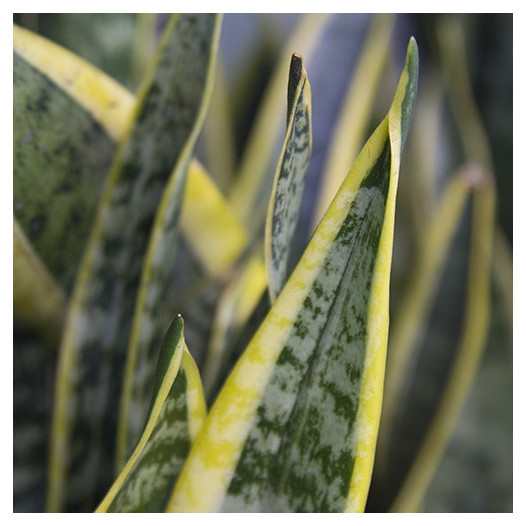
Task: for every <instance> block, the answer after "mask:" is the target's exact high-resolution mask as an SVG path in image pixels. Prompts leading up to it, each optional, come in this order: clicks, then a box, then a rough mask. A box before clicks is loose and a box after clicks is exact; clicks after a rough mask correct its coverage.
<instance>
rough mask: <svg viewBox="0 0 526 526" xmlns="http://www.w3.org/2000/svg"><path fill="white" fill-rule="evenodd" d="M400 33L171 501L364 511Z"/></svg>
mask: <svg viewBox="0 0 526 526" xmlns="http://www.w3.org/2000/svg"><path fill="white" fill-rule="evenodd" d="M417 75H418V56H417V47H416V42H415V41H414V39H411V41H410V43H409V46H408V51H407V58H406V64H405V67H404V70H403V72H402V75H401V77H400V81H399V84H398V87H397V90H396V93H395V96H394V100H393V103H392V105H391V108H390V110H389V112H388V114H387V116H386V117H385V119H384V120H383V121H382V123H381V124H380V125H379V126H378V128H377V129H376V130H375V132H374V133H373V135H372V136H371V138H370V139H369V141H368V142H367V144H366V145H365V147H364V149H363V150H362V152H361V153H360V155H359V157H358V159H357V160H356V162H355V164H354V165H353V167H352V168H351V171H350V172H349V174H348V176H347V177H346V179H345V180H344V182H343V184H342V186H341V187H340V189H339V191H338V193H337V195H336V197H335V199H334V200H333V202H332V204H331V206H330V207H329V210H328V211H327V213H326V215H325V216H324V218H323V220H322V221H321V223H320V225H319V227H318V229H317V230H316V232H315V234H314V236H313V238H312V240H311V242H310V243H309V245H308V247H307V249H306V251H305V253H304V255H303V257H302V258H301V260H300V262H299V264H298V266H297V267H296V269H295V270H294V272H293V274H292V276H291V277H290V279H289V280H288V282H287V284H286V285H285V287H284V289H283V291H282V292H281V294H280V295H279V296H278V298H277V300H276V302H275V303H274V305H273V307H272V309H271V310H270V312H269V314H268V315H267V317H266V318H265V321H264V322H263V324H262V325H261V327H260V328H259V330H258V331H257V333H256V334H255V336H254V338H253V339H252V341H251V342H250V344H249V345H248V347H247V349H246V351H245V352H244V354H243V356H242V357H241V359H240V360H239V362H238V363H237V365H236V367H235V369H234V370H233V372H232V374H231V375H230V377H229V378H228V380H227V382H226V384H225V386H224V388H223V390H222V391H221V392H220V394H219V396H218V398H217V400H216V403H215V404H214V406H213V408H212V410H211V412H210V415H209V417H208V419H207V420H206V421H205V424H204V426H203V428H202V430H201V432H200V433H199V435H198V437H197V438H196V441H195V443H194V446H193V447H192V449H191V451H190V454H189V457H188V460H187V461H186V463H185V466H184V467H183V471H182V473H181V476H180V478H179V481H178V483H177V485H176V488H175V491H174V493H173V495H172V497H171V499H170V502H169V506H168V510H169V511H180V512H183V511H200V512H206V511H257V510H261V511H267V512H271V511H304V512H312V511H322V512H326V511H362V510H363V509H364V506H365V499H366V496H367V492H368V488H369V481H370V477H371V471H372V467H373V458H374V449H375V444H376V436H377V431H378V424H379V418H380V407H381V399H382V386H383V377H384V367H385V356H386V346H387V332H388V306H389V274H390V266H391V251H392V243H393V223H394V210H395V198H396V188H397V182H398V174H399V167H400V156H401V152H402V148H403V145H404V142H405V139H406V136H407V133H408V130H409V124H410V119H411V116H412V112H413V107H414V103H415V97H416V86H417Z"/></svg>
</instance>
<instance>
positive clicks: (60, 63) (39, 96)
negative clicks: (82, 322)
mask: <svg viewBox="0 0 526 526" xmlns="http://www.w3.org/2000/svg"><path fill="white" fill-rule="evenodd" d="M13 36H14V41H13V44H14V56H13V124H14V125H13V134H14V135H13V160H14V163H13V201H14V202H13V208H14V216H15V217H16V219H17V221H18V222H19V224H20V226H21V228H22V231H23V232H24V234H25V235H26V236H27V238H28V239H29V241H30V242H31V244H32V245H33V246H34V248H35V251H36V252H37V254H38V255H39V257H40V258H41V259H42V260H43V262H44V264H45V265H46V266H47V267H48V268H49V270H50V272H51V273H52V275H53V276H54V278H55V279H56V280H57V281H59V282H60V284H61V285H63V286H68V285H69V284H70V283H71V280H72V278H73V276H74V272H75V269H76V267H77V264H78V262H79V260H80V257H81V254H82V250H83V249H84V246H85V242H86V238H87V236H88V233H89V229H90V228H91V225H92V223H93V219H94V215H95V208H96V204H97V201H98V199H99V196H100V193H101V188H102V184H103V181H104V178H105V177H106V174H107V173H108V170H109V168H110V166H111V159H112V156H113V153H114V141H113V136H112V134H111V133H110V132H108V130H107V128H106V127H104V126H101V124H100V120H99V119H100V118H103V116H102V115H93V114H91V112H90V111H89V110H88V111H86V110H85V109H84V108H82V107H79V105H78V104H77V103H76V101H75V100H74V99H73V98H72V97H71V96H70V95H72V94H73V93H75V94H77V95H78V96H82V93H85V92H86V90H92V92H93V97H94V98H96V97H98V98H99V99H100V100H101V104H100V106H101V107H103V108H104V109H105V111H106V112H109V113H112V112H115V113H118V111H117V110H114V109H110V106H111V105H112V102H115V101H112V100H111V99H108V98H105V97H106V96H107V94H108V92H107V90H106V86H105V85H103V84H101V85H100V87H97V86H93V85H91V86H87V85H86V82H85V81H86V77H85V76H83V75H82V72H81V71H80V70H78V69H77V70H76V74H73V75H70V74H65V71H66V70H68V72H69V71H70V70H69V69H68V66H67V60H68V56H63V55H61V54H57V55H56V58H57V62H56V63H54V69H55V73H56V75H53V73H50V72H49V71H48V69H49V68H47V69H46V67H45V66H46V65H49V64H52V63H53V61H52V57H54V56H55V55H53V53H55V48H53V49H50V47H49V46H47V45H46V41H45V40H44V39H41V38H39V37H36V36H35V35H32V34H31V33H30V32H28V31H25V30H23V29H21V28H17V27H16V26H15V27H14V28H13ZM65 85H68V86H69V89H68V90H64V89H63V88H64V86H65ZM57 88H60V89H57ZM102 101H104V102H102ZM115 105H116V107H117V108H119V107H120V105H119V103H118V102H116V103H115Z"/></svg>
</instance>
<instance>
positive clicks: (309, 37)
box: [229, 14, 328, 232]
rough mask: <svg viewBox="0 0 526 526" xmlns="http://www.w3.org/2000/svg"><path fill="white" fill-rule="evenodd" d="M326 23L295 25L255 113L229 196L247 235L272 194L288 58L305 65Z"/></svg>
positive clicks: (316, 19)
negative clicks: (299, 59)
mask: <svg viewBox="0 0 526 526" xmlns="http://www.w3.org/2000/svg"><path fill="white" fill-rule="evenodd" d="M327 21H328V16H327V15H326V14H308V15H305V16H304V17H303V19H302V20H301V21H300V22H299V23H298V26H297V28H296V29H295V30H294V33H293V34H292V35H291V37H290V40H289V41H288V42H287V44H286V46H284V48H283V50H282V53H283V54H282V56H281V58H280V60H279V62H278V64H277V66H276V69H275V72H274V74H273V77H272V80H271V81H270V84H269V86H268V88H267V90H266V92H265V96H264V99H263V101H262V103H261V106H260V109H259V110H258V116H257V118H256V121H255V124H254V127H253V131H252V132H251V134H250V138H249V140H248V143H247V145H246V148H245V150H244V154H243V158H242V159H241V164H240V167H239V172H238V175H237V176H236V181H235V184H234V185H233V187H232V190H231V192H230V194H229V199H230V201H231V203H232V206H233V207H234V210H235V211H236V212H237V213H238V214H239V217H240V219H241V220H242V222H243V223H244V224H245V225H246V226H247V227H248V228H249V231H250V232H257V231H258V230H259V228H260V225H261V224H262V223H263V222H264V219H265V212H266V209H267V203H268V197H269V195H270V193H271V186H272V179H271V177H272V173H273V167H274V166H275V163H276V161H277V158H278V156H279V145H280V143H281V140H280V137H279V133H280V131H282V130H283V126H284V125H285V123H284V122H283V120H282V118H281V117H282V115H284V114H285V106H286V102H285V99H284V97H283V91H282V90H283V86H285V85H286V84H287V74H288V65H289V61H290V56H291V55H292V53H301V55H302V56H303V58H304V60H305V61H306V63H307V64H308V61H309V58H310V56H311V54H312V53H313V50H314V48H315V45H316V43H317V40H318V38H319V36H320V35H321V33H322V31H323V29H324V28H325V26H326V23H327ZM280 118H281V119H280Z"/></svg>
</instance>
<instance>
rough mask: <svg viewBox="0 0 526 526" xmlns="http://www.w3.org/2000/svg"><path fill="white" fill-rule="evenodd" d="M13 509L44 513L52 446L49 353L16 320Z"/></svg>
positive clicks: (14, 347) (37, 338) (14, 335)
mask: <svg viewBox="0 0 526 526" xmlns="http://www.w3.org/2000/svg"><path fill="white" fill-rule="evenodd" d="M13 322H14V323H13V512H14V513H19V512H22V513H27V512H32V513H42V512H43V511H44V507H45V500H46V475H47V461H48V455H47V453H48V447H49V419H50V399H49V398H50V396H49V387H50V386H49V375H48V372H49V362H50V353H49V351H48V349H46V347H45V346H44V344H43V343H42V341H41V340H40V339H39V337H38V336H37V335H36V334H35V333H34V332H33V331H31V329H30V328H29V327H27V326H25V325H24V324H23V323H21V322H20V321H19V320H18V319H17V318H16V316H15V317H14V320H13Z"/></svg>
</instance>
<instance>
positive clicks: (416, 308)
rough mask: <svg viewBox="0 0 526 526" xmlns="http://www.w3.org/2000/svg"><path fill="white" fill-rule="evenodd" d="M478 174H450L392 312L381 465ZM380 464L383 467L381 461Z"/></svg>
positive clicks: (470, 170)
mask: <svg viewBox="0 0 526 526" xmlns="http://www.w3.org/2000/svg"><path fill="white" fill-rule="evenodd" d="M479 174H480V170H477V169H476V168H474V167H466V168H464V169H461V170H459V171H458V172H457V173H455V174H453V176H452V177H451V179H450V181H449V184H448V186H447V187H446V190H445V192H444V195H443V196H442V201H441V203H440V206H439V207H438V209H437V211H436V213H435V214H434V217H433V218H432V221H431V223H430V225H429V227H428V229H427V232H426V236H425V239H426V242H425V244H422V246H421V250H420V253H419V256H418V259H417V261H416V262H415V266H414V269H413V272H412V273H411V279H410V281H409V283H408V284H407V286H406V290H405V293H404V296H403V298H402V299H401V301H400V303H399V305H398V307H397V310H396V312H395V314H394V320H393V325H392V328H391V334H390V337H389V355H388V358H387V374H386V382H385V394H384V407H383V410H382V425H381V427H380V438H379V446H378V449H379V451H378V454H377V456H378V459H377V465H380V464H382V463H384V462H388V459H386V458H384V456H385V455H388V449H387V445H386V444H387V443H388V441H389V440H390V437H391V435H392V432H393V430H392V423H393V422H392V421H393V419H394V413H395V412H396V411H397V404H398V403H399V401H400V396H401V393H402V386H403V380H404V375H405V374H406V373H407V371H408V368H409V367H410V364H411V362H412V358H413V356H414V353H415V352H416V347H417V345H416V344H417V342H418V338H419V336H420V335H421V332H422V330H423V329H422V328H423V327H425V326H426V324H427V323H428V316H429V313H430V310H431V307H432V305H433V301H432V300H433V297H434V295H435V293H436V290H437V287H438V284H439V282H440V277H441V276H442V273H443V270H444V265H445V260H446V257H447V255H448V253H449V251H450V249H451V243H452V240H453V237H454V234H455V232H456V231H457V229H458V226H459V224H460V221H461V219H462V212H463V211H464V209H465V206H466V202H467V199H468V196H469V192H470V191H471V190H472V189H473V184H474V183H476V178H477V175H479ZM413 359H414V358H413ZM379 469H382V467H381V466H379Z"/></svg>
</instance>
